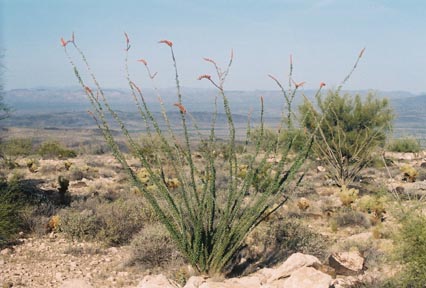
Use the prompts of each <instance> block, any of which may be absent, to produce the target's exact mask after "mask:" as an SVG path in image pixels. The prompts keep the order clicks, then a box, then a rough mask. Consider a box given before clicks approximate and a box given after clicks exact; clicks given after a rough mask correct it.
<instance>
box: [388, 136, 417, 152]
mask: <svg viewBox="0 0 426 288" xmlns="http://www.w3.org/2000/svg"><path fill="white" fill-rule="evenodd" d="M387 148H388V150H389V151H391V152H405V153H407V152H411V153H417V152H420V150H421V147H420V142H419V141H418V140H417V139H414V138H402V139H394V140H392V141H391V142H390V143H389V145H388V147H387Z"/></svg>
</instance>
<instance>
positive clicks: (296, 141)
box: [249, 127, 309, 152]
mask: <svg viewBox="0 0 426 288" xmlns="http://www.w3.org/2000/svg"><path fill="white" fill-rule="evenodd" d="M260 138H263V139H262V141H261V142H262V147H261V148H262V149H263V150H265V151H267V150H268V149H269V150H270V149H271V147H272V149H273V150H274V151H275V150H277V151H283V150H285V149H287V148H288V146H289V143H290V142H291V143H292V145H291V149H292V150H293V151H295V152H300V151H301V150H303V148H304V147H305V145H306V141H309V135H305V133H303V130H301V129H296V128H293V129H283V130H282V131H279V132H278V131H275V130H273V129H269V128H264V131H263V134H262V132H261V128H259V127H257V128H254V129H252V130H250V135H249V139H250V141H251V142H252V143H257V142H258V141H259V139H260Z"/></svg>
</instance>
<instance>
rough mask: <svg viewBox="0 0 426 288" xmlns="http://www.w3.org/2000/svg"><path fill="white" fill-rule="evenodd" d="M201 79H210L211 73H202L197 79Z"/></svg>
mask: <svg viewBox="0 0 426 288" xmlns="http://www.w3.org/2000/svg"><path fill="white" fill-rule="evenodd" d="M202 79H208V80H211V79H212V76H211V75H208V74H204V75H201V76H200V77H198V80H202Z"/></svg>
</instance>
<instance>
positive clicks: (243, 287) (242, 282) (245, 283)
mask: <svg viewBox="0 0 426 288" xmlns="http://www.w3.org/2000/svg"><path fill="white" fill-rule="evenodd" d="M225 284H226V285H229V287H235V288H259V287H260V286H261V285H262V284H261V282H260V279H259V278H258V277H256V276H246V277H242V278H231V279H227V280H225Z"/></svg>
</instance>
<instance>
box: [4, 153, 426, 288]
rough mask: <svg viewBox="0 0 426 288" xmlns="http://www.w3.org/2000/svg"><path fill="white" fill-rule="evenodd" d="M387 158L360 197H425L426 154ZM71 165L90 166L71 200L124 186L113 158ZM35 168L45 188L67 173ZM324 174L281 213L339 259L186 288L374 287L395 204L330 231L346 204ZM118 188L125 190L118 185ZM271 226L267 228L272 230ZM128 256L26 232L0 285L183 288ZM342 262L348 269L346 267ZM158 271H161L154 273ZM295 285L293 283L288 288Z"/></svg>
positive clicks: (306, 261) (124, 248)
mask: <svg viewBox="0 0 426 288" xmlns="http://www.w3.org/2000/svg"><path fill="white" fill-rule="evenodd" d="M387 158H389V159H392V161H393V164H392V166H390V167H387V168H385V167H381V168H368V169H367V170H366V172H365V173H364V175H363V176H364V177H363V178H362V179H360V181H361V182H362V181H364V183H359V185H358V186H357V187H358V188H359V191H360V196H361V195H362V194H366V193H368V192H369V191H362V189H364V188H365V187H367V188H365V189H372V188H371V187H375V188H374V189H376V188H377V187H382V186H383V187H385V188H386V191H387V193H388V199H394V198H393V197H404V198H408V200H410V199H416V200H417V201H418V200H419V199H423V198H424V197H425V195H426V182H425V181H424V180H425V179H426V177H425V175H426V173H425V172H424V171H425V169H426V164H425V163H426V159H425V155H423V154H411V153H410V154H398V153H388V155H387ZM20 161H21V162H22V163H21V165H20V166H21V167H26V164H25V163H26V162H25V161H26V160H25V159H21V160H20ZM71 161H72V162H73V163H74V164H73V165H75V166H79V167H89V168H87V169H86V168H84V169H81V170H82V171H83V175H82V176H81V177H75V179H74V180H72V181H71V182H70V192H71V194H73V195H83V194H84V195H89V194H90V193H92V194H93V193H94V192H97V191H98V190H102V189H104V190H102V191H103V192H104V193H107V192H108V191H107V190H108V186H111V185H115V184H116V183H120V182H122V181H121V180H120V179H121V178H122V175H121V174H120V171H119V166H118V165H117V163H115V161H114V160H113V159H112V157H111V156H105V155H104V156H93V157H89V158H85V159H74V160H71ZM37 165H38V167H37V169H36V170H37V171H36V172H34V171H32V172H31V171H27V170H26V168H23V169H22V171H26V172H25V173H26V174H25V175H23V177H24V178H25V177H27V178H37V179H43V180H44V183H43V184H42V186H43V187H44V188H45V189H53V188H55V189H56V188H57V183H56V177H57V176H56V174H55V172H54V171H58V170H61V169H63V168H61V167H63V166H64V161H63V160H41V161H40V162H39V163H38V164H37ZM404 165H410V166H411V167H413V168H415V169H416V170H417V175H416V177H417V179H415V181H414V182H413V181H409V180H410V179H406V176H404V173H402V172H401V171H402V170H401V168H402V167H403V166H404ZM93 167H96V169H95V168H93ZM43 169H44V170H43ZM89 170H90V171H89ZM22 173H24V172H22ZM37 173H38V174H37ZM76 174H77V173H76ZM325 175H326V171H325V169H324V168H323V167H321V166H320V165H316V164H315V165H314V166H313V168H312V171H310V172H309V173H308V178H307V179H305V180H304V183H305V184H304V185H303V186H302V188H303V189H302V191H301V192H300V193H299V194H298V195H296V197H295V198H294V199H292V201H290V202H289V203H287V204H286V205H285V206H284V207H283V209H282V211H281V212H278V213H282V214H283V215H287V216H288V215H296V218H298V219H302V221H304V223H305V224H306V227H308V228H310V229H312V230H314V231H315V232H317V233H319V234H321V235H324V236H326V237H328V239H329V240H330V242H329V243H330V246H331V247H330V250H329V252H330V253H329V254H330V255H332V256H333V255H334V256H333V257H334V260H330V259H331V258H330V257H327V258H325V259H321V260H318V259H317V258H315V257H313V256H309V255H304V254H294V255H296V256H291V257H293V258H291V259H292V260H291V261H290V262H285V261H284V260H285V259H283V261H282V262H281V263H278V264H276V265H275V266H274V268H273V269H275V270H271V269H272V267H269V268H263V269H262V270H258V271H257V272H255V274H250V275H249V276H247V277H248V278H247V277H246V278H244V280H241V279H240V280H238V279H233V280H232V279H227V280H220V279H219V280H218V279H210V280H208V279H206V278H203V277H201V278H200V277H198V278H197V277H195V278H194V277H192V278H189V276H191V273H189V272H188V273H187V274H186V280H189V281H188V283H187V286H185V287H204V288H208V287H271V288H272V287H321V288H322V287H344V286H342V285H343V284H344V283H346V284H350V283H351V284H350V285H355V284H354V283H359V282H362V281H368V282H370V283H374V281H375V279H378V278H380V277H381V276H383V275H391V274H392V273H394V271H393V270H394V268H392V267H393V264H387V263H385V262H383V260H377V259H378V258H380V257H379V256H380V255H384V254H386V253H387V252H388V251H390V250H391V248H392V239H391V238H390V236H389V231H390V229H391V227H392V226H395V225H394V224H395V222H393V221H394V217H393V211H394V208H392V205H393V202H392V201H393V200H387V201H388V202H386V203H385V208H386V213H385V214H384V216H383V219H380V220H379V222H381V223H379V224H374V225H371V224H370V225H368V226H362V225H357V223H355V224H354V225H348V226H345V225H342V226H338V227H333V224H332V221H331V220H330V219H332V217H334V215H335V214H336V213H337V212H336V210H338V209H339V207H341V206H342V202H341V201H342V200H341V199H339V197H338V196H337V192H336V189H335V187H333V186H331V185H330V184H329V183H328V182H327V181H329V180H328V179H327V177H325ZM114 183H115V184H114ZM368 187H370V188H368ZM115 188H116V189H118V190H120V189H123V187H121V188H120V187H119V186H117V187H115ZM377 189H378V188H377ZM95 190H96V191H95ZM370 192H371V191H370ZM394 193H397V194H398V195H394ZM367 216H368V215H367ZM373 216H374V215H373ZM267 227H268V226H266V228H265V227H263V228H262V229H268V228H267ZM253 245H254V246H256V245H257V244H256V243H253ZM370 248H371V249H370ZM373 248H374V249H373ZM369 249H370V250H369ZM372 250H374V251H373V252H374V253H373V252H372ZM131 253H132V250H131V248H130V246H129V245H121V246H118V247H107V246H105V245H103V244H102V243H97V242H93V241H92V242H85V241H82V240H72V239H70V238H69V237H66V235H64V233H60V232H58V233H56V232H50V233H48V234H45V235H38V234H34V235H21V237H20V238H19V240H18V242H17V243H16V244H15V245H13V246H11V247H9V248H5V249H3V250H1V252H0V287H63V288H66V287H178V284H177V283H176V279H172V278H173V277H171V278H170V273H169V274H168V273H163V274H165V275H166V276H168V277H169V278H166V276H154V275H151V276H149V275H150V274H152V273H153V271H150V270H146V269H141V267H140V266H134V265H128V264H129V259H130V258H131ZM342 253H343V254H342ZM345 253H352V254H345ZM348 255H349V256H348ZM378 255H379V256H378ZM345 257H346V258H345ZM347 257H349V258H347ZM339 258H340V259H343V260H342V261H341V262H342V263H340V264H339V263H338V264H336V263H335V262H336V261H337V262H339V261H338V259H339ZM295 259H297V260H295ZM333 261H334V262H333ZM295 263H296V264H297V263H299V264H297V265H296V264H295ZM360 263H361V264H360ZM289 265H290V266H291V265H295V266H294V267H290V266H289ZM342 265H343V266H348V267H349V268H348V267H346V268H345V267H344V268H342V267H341V266H342ZM289 267H290V268H289ZM265 269H266V270H265ZM268 269H269V270H268ZM345 269H346V270H345ZM348 270H350V271H349V272H348ZM277 271H281V272H277ZM282 271H284V272H282ZM342 271H343V272H342ZM160 272H161V270H158V269H157V270H156V271H154V274H160ZM277 273H278V274H277ZM279 273H281V274H279ZM147 275H148V276H147ZM309 275H312V276H309ZM250 277H251V278H250ZM169 279H172V280H169ZM298 279H299V280H298ZM301 279H304V280H303V281H305V282H306V283H307V284H305V286H303V285H302V284H301V283H302V282H303V281H302V280H301ZM315 279H316V280H315ZM311 280H312V281H311ZM152 281H154V282H152ZM155 281H157V282H155ZM158 281H159V282H158ZM161 281H163V282H161ZM244 281H248V282H244ZM285 281H287V282H285ZM301 281H302V282H301ZM153 283H154V284H153ZM156 283H157V284H156ZM158 283H160V284H158ZM161 283H162V284H161ZM164 283H166V284H164ZM197 283H198V284H197ZM284 283H285V285H284ZM290 283H296V284H292V285H293V286H291V285H290ZM297 283H298V284H297ZM314 284H315V285H316V286H315V285H314ZM1 285H2V286H1ZM149 285H151V286H149ZM155 285H157V286H155ZM167 285H169V286H167ZM191 285H192V286H191ZM203 285H204V286H203ZM301 285H302V286H301ZM332 285H334V286H332ZM339 285H340V286H339ZM349 287H350V286H349ZM373 287H374V286H373Z"/></svg>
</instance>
